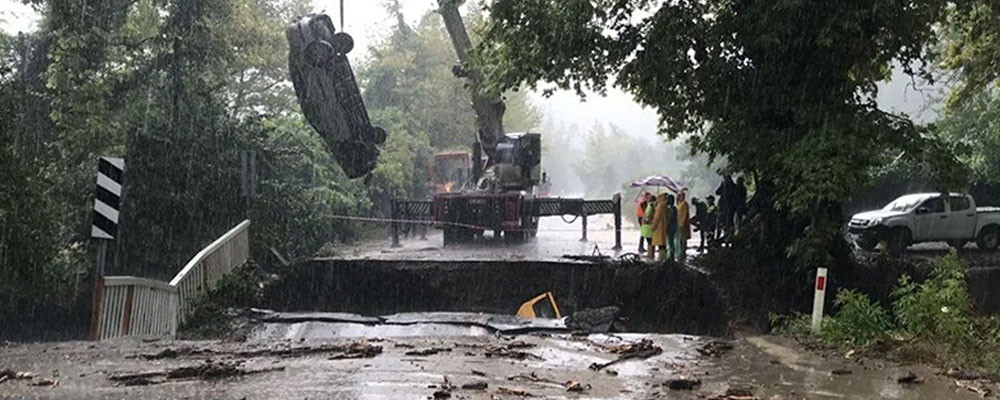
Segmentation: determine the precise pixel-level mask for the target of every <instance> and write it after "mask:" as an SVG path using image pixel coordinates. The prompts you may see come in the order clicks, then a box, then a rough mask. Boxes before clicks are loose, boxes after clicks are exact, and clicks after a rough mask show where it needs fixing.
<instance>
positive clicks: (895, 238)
mask: <svg viewBox="0 0 1000 400" xmlns="http://www.w3.org/2000/svg"><path fill="white" fill-rule="evenodd" d="M912 240H913V239H912V236H910V230H909V229H906V228H896V229H893V230H892V231H890V232H889V238H888V248H889V253H890V254H893V255H900V254H903V252H904V251H906V248H907V247H910V244H911V241H912Z"/></svg>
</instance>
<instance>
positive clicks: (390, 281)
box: [263, 259, 727, 335]
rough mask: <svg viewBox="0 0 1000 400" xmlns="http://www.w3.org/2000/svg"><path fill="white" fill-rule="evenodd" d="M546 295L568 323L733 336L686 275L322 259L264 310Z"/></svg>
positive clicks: (292, 275)
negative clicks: (608, 316) (603, 322)
mask: <svg viewBox="0 0 1000 400" xmlns="http://www.w3.org/2000/svg"><path fill="white" fill-rule="evenodd" d="M547 291H551V292H552V293H553V295H554V296H555V298H556V301H557V303H558V306H559V308H560V311H561V313H562V315H564V316H565V315H570V314H571V313H572V312H574V311H577V310H581V309H586V308H599V307H604V306H609V305H613V306H617V307H619V308H620V309H621V311H622V312H621V315H622V316H624V317H625V318H627V320H626V321H625V322H624V325H625V327H626V328H627V330H628V331H631V332H671V333H688V334H699V335H721V334H723V333H725V331H726V323H727V317H726V308H725V306H724V304H723V303H722V302H721V301H720V297H719V295H718V293H717V291H716V290H715V289H713V286H712V284H711V283H710V281H709V279H708V277H707V275H705V274H703V273H701V272H698V271H697V270H694V269H690V268H685V267H683V266H681V265H661V266H654V265H648V264H625V265H600V264H582V263H560V262H544V261H420V262H412V261H399V260H340V259H318V260H312V261H307V262H304V263H301V264H297V265H294V266H293V267H292V269H291V270H289V271H288V272H287V273H285V274H283V276H282V278H281V279H280V280H279V281H277V282H275V283H273V284H271V285H269V286H268V287H267V289H266V290H265V296H264V299H265V300H264V303H263V307H265V308H271V309H275V310H288V311H292V310H315V311H332V312H350V313H358V314H363V315H384V314H391V313H400V312H418V311H427V310H434V311H471V312H484V313H495V314H514V313H515V311H517V309H518V307H519V306H520V305H521V303H523V302H525V301H527V300H529V299H531V298H533V297H535V296H537V295H539V294H541V293H544V292H547Z"/></svg>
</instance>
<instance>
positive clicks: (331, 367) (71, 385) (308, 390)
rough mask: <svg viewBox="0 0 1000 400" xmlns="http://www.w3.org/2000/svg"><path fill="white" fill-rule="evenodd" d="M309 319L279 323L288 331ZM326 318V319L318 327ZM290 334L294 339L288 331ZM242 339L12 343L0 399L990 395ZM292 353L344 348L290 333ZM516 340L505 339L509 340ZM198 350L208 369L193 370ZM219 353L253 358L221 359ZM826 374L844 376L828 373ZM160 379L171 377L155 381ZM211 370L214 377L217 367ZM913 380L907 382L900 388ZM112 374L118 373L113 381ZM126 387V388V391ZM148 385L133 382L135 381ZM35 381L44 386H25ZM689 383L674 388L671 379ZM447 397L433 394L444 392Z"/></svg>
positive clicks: (869, 375) (770, 349)
mask: <svg viewBox="0 0 1000 400" xmlns="http://www.w3.org/2000/svg"><path fill="white" fill-rule="evenodd" d="M298 324H309V323H293V324H291V325H298ZM319 324H327V323H319ZM293 330H296V331H302V330H297V329H293ZM263 339H265V340H263V341H257V339H250V340H249V341H248V342H246V343H221V342H169V341H165V342H156V343H143V342H141V341H117V342H107V343H98V344H94V343H89V342H64V343H59V344H57V345H54V344H25V345H13V346H10V347H6V348H2V349H0V360H3V363H4V364H6V365H7V367H9V368H11V369H13V370H16V371H31V372H33V373H34V377H33V378H32V379H30V380H27V379H25V380H10V381H7V382H3V383H0V397H5V396H6V397H10V398H37V399H68V400H76V399H122V398H137V399H138V398H143V399H147V398H148V399H189V398H212V399H303V398H323V399H367V398H371V399H383V398H390V399H397V398H399V399H414V398H429V397H433V396H435V393H440V394H438V396H441V398H445V397H447V398H467V399H489V398H496V396H499V397H500V398H511V396H517V394H519V393H530V394H532V395H533V396H536V398H554V399H560V398H562V399H574V398H617V399H633V398H668V399H691V400H694V399H706V398H727V397H728V396H729V395H733V396H740V395H746V394H750V395H752V396H753V397H755V398H760V399H824V398H845V399H875V398H883V399H913V400H924V399H956V400H965V399H977V398H982V397H981V395H980V394H979V393H978V392H976V391H974V390H973V389H977V390H994V391H995V389H996V385H995V384H984V383H982V382H969V381H960V382H958V383H956V381H954V379H953V378H950V377H946V376H940V375H937V374H935V372H936V371H933V370H929V369H927V368H924V367H920V366H906V365H895V364H891V363H886V364H881V363H868V364H860V363H858V362H856V361H847V360H844V359H838V358H837V357H835V358H832V359H823V358H820V357H817V356H815V355H813V354H811V353H809V352H806V351H803V350H802V349H801V348H799V347H798V346H797V345H795V344H794V342H789V341H786V340H783V339H780V338H773V337H753V338H748V339H741V340H735V341H732V342H729V343H731V346H732V349H731V350H729V351H727V352H725V353H724V354H720V355H718V356H714V355H710V356H705V355H702V354H700V353H699V352H698V350H697V349H698V348H704V347H706V346H708V343H710V342H711V341H712V340H715V339H711V338H703V337H692V336H686V335H657V334H652V335H641V334H622V335H589V336H572V335H565V334H562V335H546V336H535V335H523V336H520V337H517V338H516V339H510V338H501V337H496V336H492V335H484V336H474V337H471V336H463V337H450V336H425V337H385V338H381V339H379V340H376V339H370V340H369V342H377V343H379V345H382V346H384V348H385V350H384V352H382V353H380V354H378V355H375V356H373V357H371V358H364V359H330V358H329V357H327V355H326V354H322V353H320V352H299V353H297V354H298V355H299V356H297V357H282V356H280V355H275V354H277V353H274V352H267V351H258V350H263V349H280V348H283V347H286V346H287V347H291V346H293V345H290V344H284V345H283V344H282V343H281V342H277V343H276V342H274V341H273V340H271V339H270V338H263ZM303 339H304V340H303V341H302V342H301V343H299V341H296V343H295V344H294V346H295V347H300V346H301V347H323V346H327V347H336V346H341V347H343V346H350V345H351V343H357V342H345V340H358V339H357V338H351V339H346V338H340V339H335V340H332V341H329V340H322V339H311V338H303ZM519 342H520V343H523V344H516V345H515V343H519ZM644 342H648V343H650V345H651V346H657V347H659V348H662V352H659V353H658V354H655V355H651V356H649V357H647V358H632V359H628V360H624V361H622V362H619V363H617V364H615V365H613V366H611V367H608V368H606V369H604V370H601V371H596V370H592V369H590V368H588V366H589V365H590V364H593V363H607V362H610V361H612V360H616V359H617V358H618V357H619V356H620V354H619V353H615V352H614V350H615V349H620V348H624V347H627V346H629V345H636V344H638V343H644ZM503 346H506V347H512V346H513V347H515V348H517V349H518V351H523V352H526V353H530V354H533V355H534V356H535V357H529V358H525V359H510V358H495V357H494V358H490V357H487V356H485V354H484V353H485V352H487V351H489V349H493V348H497V347H503ZM180 347H193V348H198V349H203V350H210V351H206V352H201V353H198V354H192V355H190V356H184V355H181V356H178V357H177V358H164V359H158V360H146V359H144V358H143V357H141V356H139V355H141V354H156V353H160V352H162V351H163V350H164V349H168V348H180ZM412 348H418V349H428V348H451V349H452V351H450V352H439V353H437V354H428V355H423V356H412V355H406V352H410V351H412ZM205 354H213V355H212V356H211V359H212V360H213V362H212V364H213V365H218V366H219V367H204V365H207V363H206V362H205V357H206V355H205ZM232 354H254V356H252V357H246V358H243V357H237V358H232V357H230V356H229V355H232ZM837 369H847V370H851V371H852V373H851V374H847V375H835V374H833V373H832V371H834V370H837ZM166 371H181V372H178V373H176V374H179V375H178V378H177V379H167V378H166V376H167V373H166ZM220 371H221V372H220ZM907 373H913V374H914V375H916V376H918V377H919V378H921V379H922V380H923V383H920V384H900V383H898V377H900V376H903V375H905V374H907ZM119 378H121V379H119ZM125 379H133V381H132V382H133V383H135V384H134V385H131V386H129V385H126V384H124V382H125V381H126V380H125ZM143 380H146V381H149V382H146V381H143ZM44 382H58V384H50V385H48V386H37V385H41V384H43V383H44ZM685 382H688V383H694V382H700V384H698V385H694V384H692V385H690V388H689V389H687V388H681V387H682V386H686V385H683V383H685ZM446 394H447V396H446Z"/></svg>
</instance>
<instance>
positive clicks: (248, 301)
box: [180, 262, 262, 339]
mask: <svg viewBox="0 0 1000 400" xmlns="http://www.w3.org/2000/svg"><path fill="white" fill-rule="evenodd" d="M254 271H255V267H254V264H253V263H252V262H251V263H249V264H247V265H245V266H243V267H241V268H238V269H236V270H234V271H233V272H231V273H229V274H227V275H224V276H223V277H222V279H220V280H219V283H218V285H216V287H215V289H213V290H212V291H210V292H209V293H208V294H203V295H199V296H195V297H194V298H193V299H192V300H191V303H192V305H191V312H190V314H188V316H187V318H186V319H185V321H184V325H183V326H181V328H180V336H181V338H183V339H218V338H222V337H224V336H226V335H228V334H230V333H231V332H232V331H233V329H234V326H233V325H234V322H235V319H236V317H237V312H236V311H235V310H237V309H242V308H247V307H251V306H253V305H256V304H257V303H259V302H260V299H261V296H262V290H261V288H260V285H258V280H257V277H256V275H255V272H254Z"/></svg>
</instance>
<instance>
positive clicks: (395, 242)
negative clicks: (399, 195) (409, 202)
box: [391, 199, 400, 247]
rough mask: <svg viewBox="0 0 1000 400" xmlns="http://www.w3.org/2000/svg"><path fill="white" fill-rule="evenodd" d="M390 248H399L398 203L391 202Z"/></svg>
mask: <svg viewBox="0 0 1000 400" xmlns="http://www.w3.org/2000/svg"><path fill="white" fill-rule="evenodd" d="M391 218H392V247H400V244H399V201H398V200H395V199H393V200H392V217H391Z"/></svg>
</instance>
